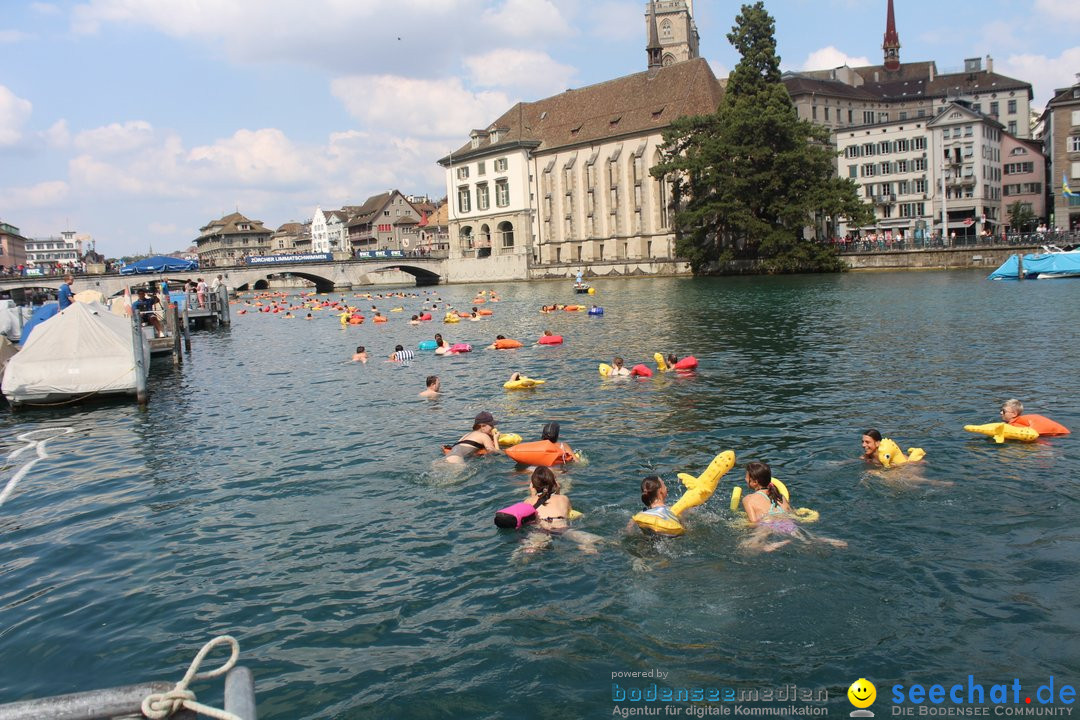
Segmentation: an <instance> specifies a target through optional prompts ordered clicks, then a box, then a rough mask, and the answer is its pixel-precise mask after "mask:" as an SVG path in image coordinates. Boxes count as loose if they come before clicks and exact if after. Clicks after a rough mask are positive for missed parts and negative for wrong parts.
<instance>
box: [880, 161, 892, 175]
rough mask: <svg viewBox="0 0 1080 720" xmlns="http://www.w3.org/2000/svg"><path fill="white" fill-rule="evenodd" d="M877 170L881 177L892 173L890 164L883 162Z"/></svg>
mask: <svg viewBox="0 0 1080 720" xmlns="http://www.w3.org/2000/svg"><path fill="white" fill-rule="evenodd" d="M879 170H880V172H881V174H882V175H888V174H889V173H891V172H892V163H887V162H883V163H881V165H880V166H879Z"/></svg>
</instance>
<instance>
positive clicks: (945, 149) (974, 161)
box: [927, 102, 1005, 238]
mask: <svg viewBox="0 0 1080 720" xmlns="http://www.w3.org/2000/svg"><path fill="white" fill-rule="evenodd" d="M927 129H928V130H929V131H930V132H931V133H932V137H931V142H930V145H931V157H932V158H934V166H935V167H934V170H935V178H937V182H938V183H939V186H938V192H937V194H936V195H935V197H934V216H935V217H936V218H939V219H940V218H942V217H947V223H948V225H947V227H946V228H945V230H944V231H943V233H942V234H943V236H947V237H950V238H951V237H952V236H953V235H954V234H955V235H956V237H958V238H959V237H965V236H973V235H977V234H979V233H982V232H989V233H992V234H997V233H998V232H999V229H1000V226H1001V222H1002V217H1001V200H1002V194H1001V184H1002V178H1003V177H1004V173H1003V172H1002V167H1001V146H1002V137H1003V136H1004V135H1005V132H1004V128H1003V127H1002V125H1001V123H1000V122H998V121H997V120H995V119H993V118H991V117H988V116H986V115H983V114H982V113H980V112H978V111H976V110H975V109H973V108H972V107H970V106H969V105H967V104H966V103H959V102H954V103H951V104H950V105H949V106H948V107H946V108H945V109H944V110H943V111H942V112H940V113H938V115H937V116H936V117H935V118H934V119H933V120H931V121H930V122H929V123H927ZM942 188H944V190H942ZM938 229H939V230H941V223H940V222H939V223H938Z"/></svg>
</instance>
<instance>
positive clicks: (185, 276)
mask: <svg viewBox="0 0 1080 720" xmlns="http://www.w3.org/2000/svg"><path fill="white" fill-rule="evenodd" d="M448 263H449V261H448V260H446V259H445V258H411V257H403V258H363V259H358V260H343V261H327V262H303V263H300V262H297V263H274V264H266V265H254V266H250V265H235V266H232V267H213V268H203V269H201V270H194V271H191V272H186V273H165V274H164V275H157V274H144V275H120V274H119V273H109V274H106V275H76V276H75V282H74V283H73V284H72V289H73V290H74V291H75V292H81V291H83V290H97V291H98V292H100V293H101V294H102V295H104V296H105V297H112V296H114V295H119V294H121V293H123V292H124V288H127V287H133V286H141V285H146V283H148V282H151V281H156V280H160V279H162V278H165V279H166V280H168V281H170V283H173V282H175V283H177V284H182V283H183V282H185V281H187V280H195V279H197V278H200V277H201V278H203V279H205V280H206V281H207V282H208V283H209V282H210V281H211V280H212V279H213V278H215V277H217V276H218V275H221V276H223V277H224V281H225V285H226V286H228V287H229V288H230V289H232V290H238V291H244V290H266V289H267V288H269V287H270V280H271V279H274V278H279V277H281V276H283V275H289V276H291V277H299V278H303V279H305V280H310V281H311V282H313V283H315V290H316V292H331V291H332V290H334V289H335V288H345V287H354V286H359V285H373V284H376V283H377V282H380V281H381V282H386V280H385V279H382V278H380V277H379V276H380V275H383V276H384V277H385V275H386V274H387V273H390V272H393V271H398V272H402V273H406V274H408V275H412V276H413V277H414V278H416V284H417V285H418V286H420V285H438V284H440V283H445V282H447V281H448V277H447V270H448V268H447V265H448ZM63 282H64V276H63V275H31V276H27V277H12V278H2V279H0V292H3V291H7V292H10V291H12V290H18V289H22V290H24V291H25V290H35V289H40V290H52V291H57V290H59V289H60V285H61V283H63Z"/></svg>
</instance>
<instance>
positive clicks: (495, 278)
mask: <svg viewBox="0 0 1080 720" xmlns="http://www.w3.org/2000/svg"><path fill="white" fill-rule="evenodd" d="M528 262H529V260H528V256H527V255H526V254H525V253H515V254H512V255H491V256H490V257H484V258H453V259H450V260H447V261H446V275H445V277H444V278H443V282H448V283H470V282H500V281H504V280H524V279H526V278H527V277H529V266H528Z"/></svg>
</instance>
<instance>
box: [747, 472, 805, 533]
mask: <svg viewBox="0 0 1080 720" xmlns="http://www.w3.org/2000/svg"><path fill="white" fill-rule="evenodd" d="M772 484H773V485H775V486H776V489H777V490H778V491H779V492H780V494H781V495H783V496H784V499H785V500H787V501H788V502H791V493H790V492H788V489H787V485H784V483H782V482H780V480H778V479H777V478H773V479H772ZM740 500H742V487H741V486H739V485H736V486H735V487H733V488H732V489H731V503H730V508H731V511H732V512H738V510H739V507H740V505H739V501H740ZM792 515H793V516H794V518H795V519H796V520H798V521H799V522H804V523H813V522H817V521H818V518H820V517H821V513H819V512H818V511H817V510H811V509H810V508H798V509H796V510H792Z"/></svg>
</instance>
